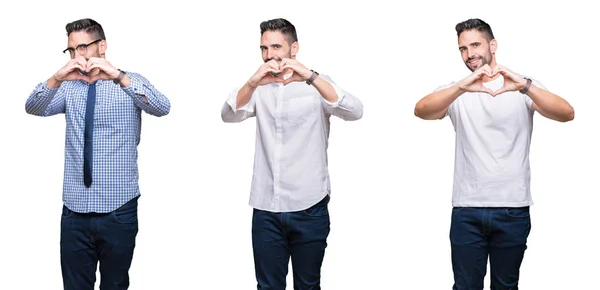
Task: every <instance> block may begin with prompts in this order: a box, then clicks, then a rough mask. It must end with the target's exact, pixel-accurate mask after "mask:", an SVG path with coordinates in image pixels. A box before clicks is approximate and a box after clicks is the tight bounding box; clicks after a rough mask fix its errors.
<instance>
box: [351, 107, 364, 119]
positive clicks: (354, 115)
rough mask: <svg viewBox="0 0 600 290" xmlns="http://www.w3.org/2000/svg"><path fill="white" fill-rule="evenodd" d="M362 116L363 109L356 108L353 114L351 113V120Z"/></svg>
mask: <svg viewBox="0 0 600 290" xmlns="http://www.w3.org/2000/svg"><path fill="white" fill-rule="evenodd" d="M362 117H363V109H362V108H360V110H357V111H356V112H355V113H354V114H352V119H351V121H358V120H360V119H362Z"/></svg>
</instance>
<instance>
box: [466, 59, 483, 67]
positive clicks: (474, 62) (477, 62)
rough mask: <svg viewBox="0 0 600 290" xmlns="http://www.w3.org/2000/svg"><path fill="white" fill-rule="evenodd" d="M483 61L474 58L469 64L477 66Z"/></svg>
mask: <svg viewBox="0 0 600 290" xmlns="http://www.w3.org/2000/svg"><path fill="white" fill-rule="evenodd" d="M480 63H481V59H479V58H476V59H472V60H470V61H468V62H467V64H469V66H471V67H476V66H478V65H479V64H480Z"/></svg>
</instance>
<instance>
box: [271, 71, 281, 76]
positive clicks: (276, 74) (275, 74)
mask: <svg viewBox="0 0 600 290" xmlns="http://www.w3.org/2000/svg"><path fill="white" fill-rule="evenodd" d="M281 73H282V72H278V73H274V72H271V75H272V76H274V77H278V76H280V75H281Z"/></svg>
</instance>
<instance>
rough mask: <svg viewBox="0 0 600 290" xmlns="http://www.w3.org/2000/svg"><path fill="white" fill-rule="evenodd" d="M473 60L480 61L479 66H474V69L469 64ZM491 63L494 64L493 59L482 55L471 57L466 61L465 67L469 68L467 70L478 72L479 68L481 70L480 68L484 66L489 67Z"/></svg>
mask: <svg viewBox="0 0 600 290" xmlns="http://www.w3.org/2000/svg"><path fill="white" fill-rule="evenodd" d="M473 60H480V63H479V64H478V65H476V66H474V67H473V66H471V65H469V62H471V61H473ZM491 62H492V59H491V57H489V56H488V57H483V56H481V55H475V56H473V57H470V58H468V59H467V60H465V65H466V66H467V68H468V69H469V70H470V71H472V72H474V71H476V70H477V69H478V68H480V67H482V66H484V65H486V64H487V65H489V64H490V63H491Z"/></svg>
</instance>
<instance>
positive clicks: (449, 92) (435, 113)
mask: <svg viewBox="0 0 600 290" xmlns="http://www.w3.org/2000/svg"><path fill="white" fill-rule="evenodd" d="M492 76H493V73H492V68H491V67H490V66H489V65H487V64H486V65H484V66H482V67H480V68H479V69H477V70H475V71H474V72H473V73H472V74H471V75H469V76H467V77H466V78H464V79H462V80H461V81H459V82H457V83H453V84H450V85H448V86H445V87H440V88H438V89H436V90H435V91H434V92H433V93H431V94H429V95H427V96H425V97H423V98H422V99H421V100H420V101H419V102H418V103H417V104H416V105H415V116H417V117H419V118H421V119H424V120H437V119H443V118H444V117H445V116H446V113H447V112H448V108H449V107H450V105H451V104H452V103H453V102H454V101H455V100H456V99H457V98H458V97H460V96H461V95H462V94H464V93H465V92H484V93H488V94H490V95H494V92H492V90H490V89H489V88H487V87H485V86H484V85H483V78H484V77H492Z"/></svg>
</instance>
